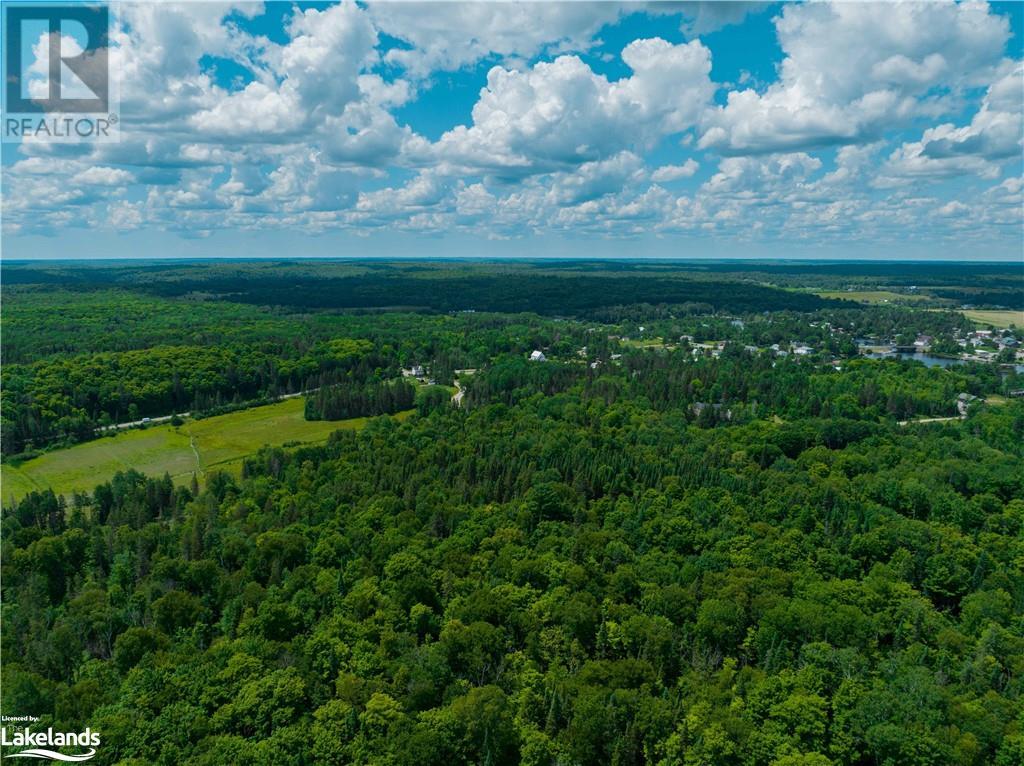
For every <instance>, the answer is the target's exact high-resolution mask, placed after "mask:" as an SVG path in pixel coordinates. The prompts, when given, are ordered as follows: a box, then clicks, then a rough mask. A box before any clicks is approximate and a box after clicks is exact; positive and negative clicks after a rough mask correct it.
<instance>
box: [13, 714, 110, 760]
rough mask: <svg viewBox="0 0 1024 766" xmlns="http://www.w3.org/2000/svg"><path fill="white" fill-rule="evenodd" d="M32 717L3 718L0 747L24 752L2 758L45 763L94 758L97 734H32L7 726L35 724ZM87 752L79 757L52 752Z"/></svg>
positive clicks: (77, 732)
mask: <svg viewBox="0 0 1024 766" xmlns="http://www.w3.org/2000/svg"><path fill="white" fill-rule="evenodd" d="M38 721H39V719H38V718H37V717H36V716H31V715H23V716H10V715H5V716H3V722H4V724H5V725H4V726H3V727H2V728H0V745H2V746H3V747H5V748H7V747H23V748H26V749H25V750H22V751H21V752H18V753H7V754H5V756H4V757H6V758H40V759H42V760H46V761H65V762H69V763H75V762H78V761H88V760H89V759H90V758H92V757H93V756H94V755H96V748H97V747H99V744H100V735H99V733H98V732H95V731H92V730H91V729H89V728H86V729H85V731H76V732H65V731H54V730H53V728H52V727H51V728H48V729H47V730H46V731H32V730H31V729H30V728H29V727H28V726H22V727H20V728H18V727H11V728H10V729H9V728H8V727H7V726H6V724H8V723H37V722H38ZM55 747H59V748H65V749H67V748H87V749H86V751H85V752H82V753H72V754H66V753H58V752H57V751H56V750H53V749H52V748H55Z"/></svg>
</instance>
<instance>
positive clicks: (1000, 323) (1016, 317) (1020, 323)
mask: <svg viewBox="0 0 1024 766" xmlns="http://www.w3.org/2000/svg"><path fill="white" fill-rule="evenodd" d="M960 313H961V314H963V315H964V316H965V317H967V318H968V319H970V320H971V321H972V322H978V323H980V324H986V325H988V324H990V325H992V326H993V327H1009V326H1010V325H1012V324H1014V325H1017V327H1024V311H986V310H983V309H964V310H963V311H961V312H960Z"/></svg>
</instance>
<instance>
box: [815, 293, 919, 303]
mask: <svg viewBox="0 0 1024 766" xmlns="http://www.w3.org/2000/svg"><path fill="white" fill-rule="evenodd" d="M815 295H820V296H821V297H822V298H838V299H839V300H845V301H857V303H871V304H878V303H899V302H901V301H902V302H909V301H921V300H925V299H926V298H927V297H928V296H925V295H915V294H913V293H894V292H890V291H889V290H822V291H820V292H819V291H815Z"/></svg>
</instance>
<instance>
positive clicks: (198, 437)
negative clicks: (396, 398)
mask: <svg viewBox="0 0 1024 766" xmlns="http://www.w3.org/2000/svg"><path fill="white" fill-rule="evenodd" d="M304 406H305V401H304V399H303V398H301V397H299V398H295V399H288V400H287V401H283V402H278V403H277V404H268V405H266V406H264V407H253V408H252V409H248V410H242V411H240V412H232V413H230V414H227V415H218V416H216V417H212V418H206V419H204V420H190V421H186V422H185V423H184V424H183V425H181V426H171V425H159V426H152V427H150V428H147V429H144V430H134V431H125V432H123V433H119V434H117V435H116V436H107V437H102V438H100V439H96V440H95V441H91V442H86V443H85V444H76V445H75V446H73V447H68V448H67V449H62V450H56V451H54V452H47V453H46V454H44V455H41V456H39V457H37V458H33V459H32V460H28V461H26V462H24V463H22V464H21V465H18V466H14V465H7V464H4V465H2V466H0V483H2V490H0V491H2V492H3V498H4V500H9V499H11V498H14V499H17V498H19V497H22V496H24V495H26V494H27V493H29V492H31V491H32V490H36V489H47V488H51V489H53V490H54V492H58V493H70V492H74V491H76V490H77V491H91V490H92V489H93V488H95V486H96V485H97V484H99V483H100V482H102V481H106V480H107V479H110V478H111V477H112V476H113V475H114V474H115V473H117V472H118V471H123V470H125V469H128V468H134V469H136V470H137V471H141V472H142V473H145V474H149V475H152V476H162V475H163V474H164V473H165V472H166V473H169V474H170V475H171V477H172V478H174V479H175V481H177V482H179V483H182V482H187V481H189V480H190V479H191V477H192V474H193V473H196V474H197V475H199V476H202V475H203V474H204V473H205V472H206V471H210V470H227V471H231V472H237V471H238V470H240V468H241V462H242V458H244V457H246V456H247V455H251V454H252V453H254V452H256V451H257V450H258V449H259V448H260V447H263V446H268V445H269V446H280V445H282V444H288V443H291V442H302V443H314V442H322V441H325V440H326V439H327V437H328V436H329V435H330V434H331V433H333V432H334V431H337V430H339V429H343V428H362V427H363V426H364V425H365V424H366V420H367V419H366V418H355V419H353V420H339V421H319V420H318V421H309V420H305V419H304V418H303V416H302V412H303V407H304ZM409 412H411V410H410V411H409ZM409 412H402V413H399V414H397V415H395V417H396V418H404V417H406V416H408V414H409ZM193 444H194V446H195V450H194V451H193ZM197 453H198V458H197Z"/></svg>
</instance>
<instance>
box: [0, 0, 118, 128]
mask: <svg viewBox="0 0 1024 766" xmlns="http://www.w3.org/2000/svg"><path fill="white" fill-rule="evenodd" d="M3 6H4V13H3V35H2V42H3V48H4V49H5V53H4V56H3V79H4V88H3V106H4V110H3V111H4V115H3V131H2V133H3V140H4V141H50V142H52V141H61V142H82V141H116V140H118V138H119V131H118V129H117V127H118V123H119V118H118V114H117V106H118V103H117V102H118V98H117V88H116V87H115V86H116V85H117V80H116V78H113V77H111V66H110V64H111V58H110V9H109V7H108V6H107V5H102V4H92V5H83V4H75V5H70V4H59V5H58V4H52V5H51V4H46V5H44V4H41V3H31V4H27V3H14V2H5V3H4V4H3Z"/></svg>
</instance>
